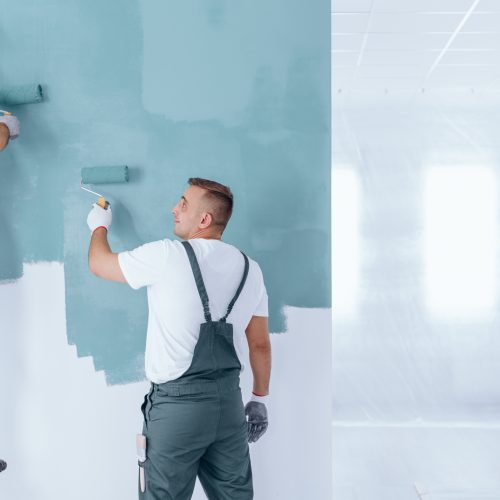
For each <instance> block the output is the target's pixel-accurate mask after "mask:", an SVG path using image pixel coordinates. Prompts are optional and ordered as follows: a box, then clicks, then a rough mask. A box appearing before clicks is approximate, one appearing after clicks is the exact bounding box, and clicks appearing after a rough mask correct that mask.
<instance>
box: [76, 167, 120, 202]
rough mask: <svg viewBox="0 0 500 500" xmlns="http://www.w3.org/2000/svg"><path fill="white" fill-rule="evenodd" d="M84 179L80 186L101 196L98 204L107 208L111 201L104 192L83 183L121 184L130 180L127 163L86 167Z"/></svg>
mask: <svg viewBox="0 0 500 500" xmlns="http://www.w3.org/2000/svg"><path fill="white" fill-rule="evenodd" d="M81 177H82V180H81V182H80V187H81V188H82V189H84V190H85V191H88V192H89V193H92V194H95V195H97V196H99V200H98V202H97V204H98V205H99V206H100V207H102V208H104V209H107V208H108V207H109V202H108V201H106V199H105V198H104V196H102V194H99V193H96V192H95V191H91V190H90V189H87V188H84V187H83V184H119V183H122V182H128V178H129V176H128V166H127V165H113V166H109V167H84V168H82V172H81Z"/></svg>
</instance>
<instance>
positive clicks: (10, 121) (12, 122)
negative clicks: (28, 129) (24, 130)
mask: <svg viewBox="0 0 500 500" xmlns="http://www.w3.org/2000/svg"><path fill="white" fill-rule="evenodd" d="M0 123H5V125H7V128H8V129H9V137H10V139H16V138H17V136H18V135H19V130H20V125H19V120H18V119H17V117H16V116H14V115H3V116H0Z"/></svg>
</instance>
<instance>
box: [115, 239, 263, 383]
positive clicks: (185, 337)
mask: <svg viewBox="0 0 500 500" xmlns="http://www.w3.org/2000/svg"><path fill="white" fill-rule="evenodd" d="M189 243H191V246H192V247H193V250H194V253H195V254H196V258H197V260H198V264H199V266H200V270H201V274H202V276H203V281H204V283H205V288H206V290H207V294H208V300H209V306H210V313H211V316H212V320H213V321H217V320H219V319H220V318H221V317H223V316H224V315H225V314H226V311H227V306H228V305H229V302H230V301H231V299H232V298H233V297H234V294H235V293H236V290H237V288H238V286H239V284H240V282H241V279H242V277H243V270H244V267H245V259H244V257H243V255H242V254H241V252H240V251H239V250H238V249H237V248H236V247H234V246H233V245H229V244H228V243H225V242H223V241H221V240H212V239H205V238H194V239H191V240H189ZM248 260H249V270H248V276H247V280H246V282H245V286H244V287H243V290H242V291H241V293H240V296H239V297H238V300H237V301H236V303H235V304H234V307H233V309H232V311H231V314H230V315H229V316H228V318H227V322H228V323H231V324H232V325H233V341H234V347H235V350H236V354H237V355H238V359H239V361H240V363H241V366H242V370H243V368H244V357H245V354H246V353H248V349H245V342H246V336H245V329H246V327H247V326H248V323H249V322H250V320H251V318H252V316H267V315H268V304H267V301H268V298H267V292H266V288H265V286H264V279H263V276H262V271H261V269H260V267H259V265H258V264H257V263H256V262H255V261H254V260H252V259H250V258H249V259H248ZM118 262H119V264H120V268H121V270H122V273H123V275H124V276H125V279H126V280H127V282H128V284H129V285H130V286H131V287H132V288H134V289H137V288H141V287H143V286H147V287H148V288H147V292H148V306H149V316H148V330H147V340H146V357H145V367H146V376H147V377H148V379H149V380H150V381H152V382H155V383H157V384H161V383H163V382H167V381H169V380H174V379H176V378H178V377H180V376H181V375H182V374H183V373H185V372H186V371H187V370H188V368H189V366H190V365H191V361H192V358H193V352H194V348H195V345H196V342H197V341H198V336H199V333H200V325H201V323H204V322H205V317H204V315H203V305H202V303H201V299H200V295H199V293H198V290H197V288H196V283H195V280H194V275H193V271H192V270H191V265H190V263H189V259H188V255H187V252H186V250H185V248H184V246H183V245H182V243H181V242H180V241H177V240H170V239H164V240H159V241H153V242H152V243H146V244H145V245H142V246H140V247H138V248H136V249H134V250H132V251H129V252H121V253H119V254H118Z"/></svg>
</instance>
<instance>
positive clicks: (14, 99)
mask: <svg viewBox="0 0 500 500" xmlns="http://www.w3.org/2000/svg"><path fill="white" fill-rule="evenodd" d="M42 101H43V93H42V86H41V85H39V84H29V85H16V86H12V87H1V88H0V104H3V105H5V106H18V105H19V104H31V103H37V102H42Z"/></svg>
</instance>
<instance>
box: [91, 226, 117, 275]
mask: <svg viewBox="0 0 500 500" xmlns="http://www.w3.org/2000/svg"><path fill="white" fill-rule="evenodd" d="M110 253H112V252H111V247H110V246H109V243H108V231H107V230H106V228H104V227H100V228H97V229H96V230H95V231H94V232H93V233H92V238H91V239H90V246H89V268H90V270H91V271H92V272H95V271H96V263H97V262H98V261H99V257H102V256H103V255H105V254H110Z"/></svg>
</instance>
